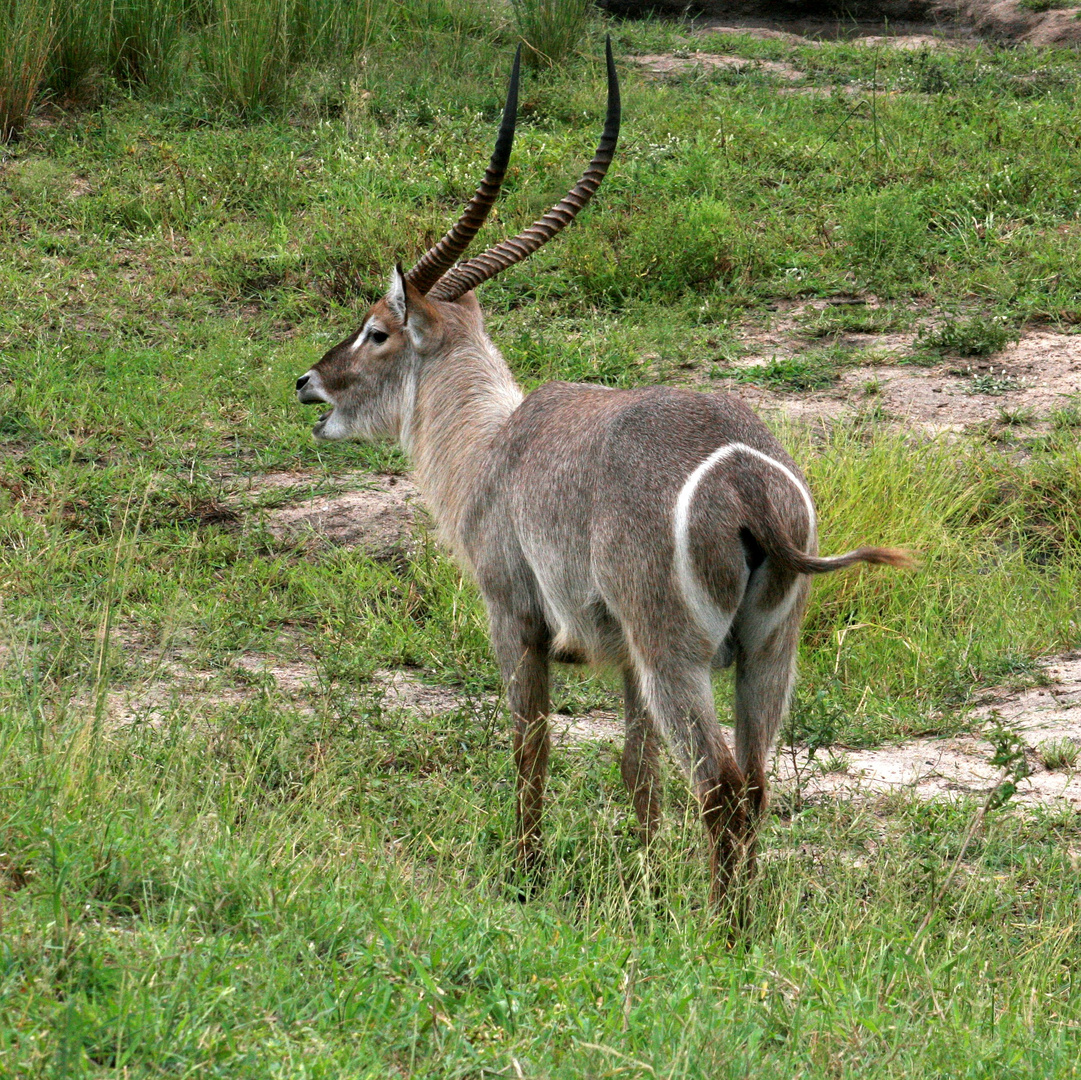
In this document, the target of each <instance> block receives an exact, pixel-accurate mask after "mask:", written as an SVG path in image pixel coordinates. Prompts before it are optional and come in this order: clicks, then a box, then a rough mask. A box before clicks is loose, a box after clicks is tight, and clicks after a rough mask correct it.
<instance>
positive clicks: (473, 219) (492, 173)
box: [405, 45, 522, 293]
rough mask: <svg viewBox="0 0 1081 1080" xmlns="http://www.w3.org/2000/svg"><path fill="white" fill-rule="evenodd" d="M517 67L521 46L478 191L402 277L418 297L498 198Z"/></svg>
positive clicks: (512, 119)
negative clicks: (441, 236) (451, 223)
mask: <svg viewBox="0 0 1081 1080" xmlns="http://www.w3.org/2000/svg"><path fill="white" fill-rule="evenodd" d="M521 66H522V46H521V45H519V46H518V49H517V51H516V52H515V54H514V66H513V67H512V68H511V73H510V89H508V90H507V102H506V104H505V105H504V106H503V119H502V121H501V122H500V124H499V134H498V136H497V137H496V140H495V149H494V150H493V151H492V159H491V161H489V162H488V168H487V169H485V171H484V179H483V180H482V181H481V183H480V187H478V188H477V191H476V194H475V195H474V196H473V198H472V199H471V200H470V201H469V205H468V206H467V207H466V208H465V209H464V210H463V211H462V216H461V217H460V218H459V219H458V220H457V221H456V222H455V223H454V225H453V226H452V227H451V228H450V230H449V231H448V232H447V234H446V236H444V237H443V239H442V240H440V241H439V243H437V244H435V245H434V246H433V247H431V248H429V249H428V251H426V252H425V253H424V254H423V255H422V256H421V257H420V259H419V260H418V261H417V264H416V265H415V266H414V267H413V269H412V270H410V271H409V273H408V274H406V275H405V280H406V281H408V282H409V284H410V285H412V286H413V287H414V288H416V289H419V290H420V291H421V292H422V293H426V292H427V291H428V290H429V289H430V288H431V287H432V286H433V285H434V284H435V283H436V282H437V281H438V280H439V278H440V277H441V276H442V275H443V274H444V273H445V272H446V271H447V270H449V269H450V268H451V267H452V266H453V265H454V263H455V260H456V259H457V258H458V256H459V255H461V254H462V252H464V251H465V249H466V248H467V247H468V246H469V244H470V241H472V239H473V237H474V236H476V235H477V230H478V229H479V228H480V227H481V226H482V225H483V224H484V219H485V218H486V217H487V216H488V211H489V210H491V208H492V204H493V203H494V202H495V200H496V198H497V197H498V195H499V189H500V187H501V186H502V184H503V177H504V176H506V174H507V163H508V162H509V161H510V151H511V146H512V145H513V144H514V122H515V119H516V118H517V115H518V75H519V72H520V70H521Z"/></svg>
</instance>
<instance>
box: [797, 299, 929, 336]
mask: <svg viewBox="0 0 1081 1080" xmlns="http://www.w3.org/2000/svg"><path fill="white" fill-rule="evenodd" d="M907 321H908V320H907V318H906V316H905V315H904V314H903V313H902V312H900V311H898V310H896V309H894V308H890V307H878V308H872V307H866V306H864V305H862V304H837V305H831V306H830V307H825V308H822V310H821V311H812V312H810V313H807V314H804V316H803V317H802V318H801V319H800V324H801V328H802V329H803V331H804V332H805V333H807V334H810V335H812V336H814V337H830V336H832V335H834V334H884V333H887V332H888V331H890V330H897V329H900V328H902V327H903V326H904V325H905V323H906V322H907Z"/></svg>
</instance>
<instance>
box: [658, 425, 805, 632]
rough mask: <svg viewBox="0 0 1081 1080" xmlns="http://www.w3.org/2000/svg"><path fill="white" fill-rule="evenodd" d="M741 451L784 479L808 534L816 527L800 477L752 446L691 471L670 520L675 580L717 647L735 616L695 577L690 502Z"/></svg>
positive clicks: (716, 454)
mask: <svg viewBox="0 0 1081 1080" xmlns="http://www.w3.org/2000/svg"><path fill="white" fill-rule="evenodd" d="M740 451H742V452H744V453H747V454H750V455H751V456H752V457H756V458H758V459H760V460H761V461H764V462H766V463H767V464H769V465H772V466H773V467H774V468H775V469H777V470H778V471H779V472H781V473H783V474H784V475H785V476H787V477H788V479H789V480H790V481H791V482H792V484H793V485H794V486H795V488H796V490H797V491H798V492H799V493H800V495H801V496H802V498H803V502H804V505H805V506H806V507H807V516H808V519H809V523H810V529H811V532H812V533H813V532H814V531H815V528H816V527H817V521H816V518H815V508H814V503H813V502H812V501H811V493H810V492H809V491H808V490H807V488H806V486H805V485H804V484H803V483H802V482H801V481H800V479H799V477H798V476H796V474H795V473H794V472H793V471H792V470H791V469H790V468H788V466H787V465H782V464H781V463H780V462H779V461H775V460H774V459H773V458H771V457H770V456H769V455H768V454H763V453H762V451H761V450H756V449H755V448H754V447H753V446H748V445H747V444H746V443H739V442H736V443H727V444H726V445H725V446H719V447H718V448H717V449H716V450H714V451H713V453H712V454H710V455H709V457H707V458H706V459H705V460H704V461H702V462H700V463H699V464H698V465H697V466H696V467H695V468H694V470H693V471H692V473H691V475H690V476H688V477H687V479H686V481H684V484H683V487H682V488H680V492H679V495H678V497H677V498H676V509H675V514H674V516H673V526H672V531H673V534H674V538H675V547H676V557H675V570H676V579H677V580H678V581H679V587H680V591H681V592H682V593H683V599H684V600H685V601H686V603H687V607H689V608H690V609H691V614H692V615H694V618H695V621H696V622H697V623H698V625H699V626H700V627H701V628H702V629H703V631H705V632H706V633H707V634H708V635H709V637H710V639H711V640H712V641H714V642H715V643H716V645H717V646H719V645H720V643H721V642H722V641H723V640H724V636H725V634H727V633H728V627H729V626H730V625H731V622H732V617H733V616H734V615H735V612H731V613H728V614H726V613H724V612H722V611H720V610H719V609H718V607H717V605H716V604H714V603H713V601H712V600H711V599H710V597H709V594H708V593H707V592H706V590H705V588H704V587H703V585H702V582H701V580H700V579H699V577H698V575H697V574H696V573H695V570H694V566H693V564H692V563H691V546H690V535H689V534H690V517H691V500H692V499H693V498H694V493H695V492H696V491H697V490H698V485H699V484H700V483H701V482H702V477H703V476H705V475H706V473H707V472H709V470H710V469H712V468H713V466H714V465H716V464H717V462H719V461H722V460H723V459H724V458H726V457H729V456H730V455H732V454H735V453H737V452H740Z"/></svg>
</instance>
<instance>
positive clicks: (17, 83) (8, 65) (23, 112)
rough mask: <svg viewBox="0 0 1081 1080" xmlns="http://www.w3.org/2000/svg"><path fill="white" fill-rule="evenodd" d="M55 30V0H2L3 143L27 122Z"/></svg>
mask: <svg viewBox="0 0 1081 1080" xmlns="http://www.w3.org/2000/svg"><path fill="white" fill-rule="evenodd" d="M55 31H56V24H55V21H54V8H53V0H5V2H4V3H3V4H0V143H4V142H10V141H11V140H12V139H14V138H16V137H17V136H18V135H19V134H20V133H21V132H22V130H23V127H24V126H25V125H26V120H27V118H28V117H29V115H30V111H31V109H32V107H33V104H34V99H35V97H36V96H37V92H38V88H39V87H40V86H41V83H42V79H43V77H44V75H45V71H46V68H47V65H48V62H49V51H50V49H51V48H52V42H53V35H54V33H55Z"/></svg>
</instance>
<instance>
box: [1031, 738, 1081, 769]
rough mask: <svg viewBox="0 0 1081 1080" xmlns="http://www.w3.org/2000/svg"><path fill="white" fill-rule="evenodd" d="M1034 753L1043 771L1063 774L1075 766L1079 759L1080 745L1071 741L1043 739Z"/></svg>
mask: <svg viewBox="0 0 1081 1080" xmlns="http://www.w3.org/2000/svg"><path fill="white" fill-rule="evenodd" d="M1036 753H1037V754H1038V755H1039V758H1040V761H1041V762H1042V763H1043V767H1044V768H1045V769H1049V770H1050V771H1051V772H1065V771H1067V770H1069V769H1072V768H1074V767H1075V766H1076V765H1077V762H1078V759H1079V758H1081V745H1079V744H1078V743H1077V742H1075V741H1074V740H1073V739H1045V740H1044V741H1043V742H1042V743H1040V745H1039V746H1037V747H1036Z"/></svg>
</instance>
